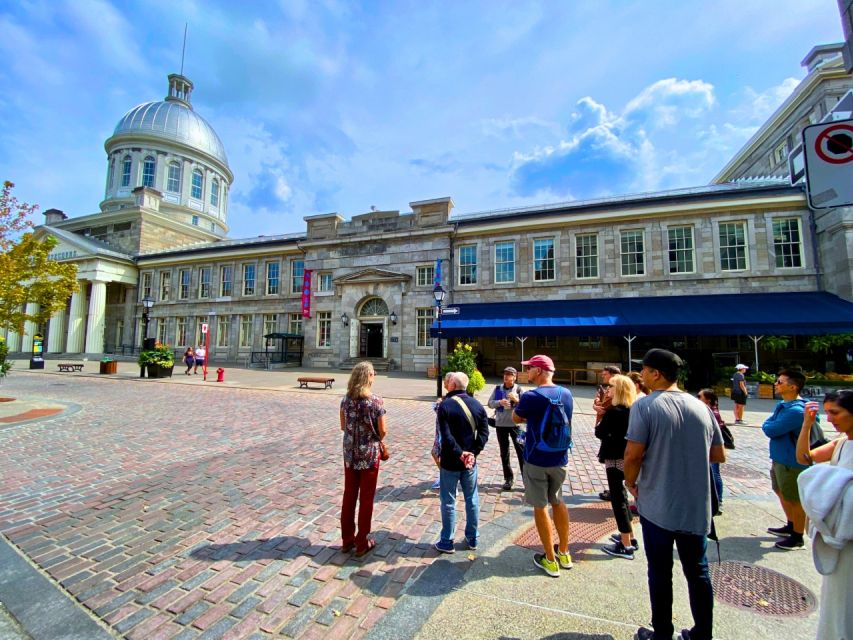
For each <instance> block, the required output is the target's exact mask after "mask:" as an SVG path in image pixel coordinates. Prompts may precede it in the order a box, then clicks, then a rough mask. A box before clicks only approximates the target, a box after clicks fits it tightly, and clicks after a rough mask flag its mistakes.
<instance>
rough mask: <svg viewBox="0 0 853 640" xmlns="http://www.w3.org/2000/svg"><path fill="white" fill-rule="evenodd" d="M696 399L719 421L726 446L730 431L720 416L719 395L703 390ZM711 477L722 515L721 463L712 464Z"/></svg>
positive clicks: (718, 510)
mask: <svg viewBox="0 0 853 640" xmlns="http://www.w3.org/2000/svg"><path fill="white" fill-rule="evenodd" d="M696 397H697V398H699V399H700V400H701V401H702V402H704V403H705V405H706V406H707V407H708V408H709V409H710V410H711V413H712V414H713V415H714V420H716V421H717V424H718V425H719V427H720V433H721V434H723V446H725V442H726V438H725V433H726V431H727V430H728V427H727V426H726V423H725V421H724V420H723V416H721V415H720V399H719V398H718V397H717V394H716V393H714V390H713V389H702V390H701V391H700V392H699V393H698V394H697V395H696ZM727 448H728V447H727ZM711 475H712V476H713V477H714V490H715V491H716V492H717V504H718V505H719V506H718V507H717V513H718V514H720V513H722V508H723V474H722V473H720V463H719V462H712V463H711Z"/></svg>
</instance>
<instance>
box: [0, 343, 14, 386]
mask: <svg viewBox="0 0 853 640" xmlns="http://www.w3.org/2000/svg"><path fill="white" fill-rule="evenodd" d="M8 353H9V347H8V346H6V340H5V338H3V337H2V336H0V382H3V378H5V377H6V374H8V373H9V369H11V368H12V363H11V362H6V355H7V354H8Z"/></svg>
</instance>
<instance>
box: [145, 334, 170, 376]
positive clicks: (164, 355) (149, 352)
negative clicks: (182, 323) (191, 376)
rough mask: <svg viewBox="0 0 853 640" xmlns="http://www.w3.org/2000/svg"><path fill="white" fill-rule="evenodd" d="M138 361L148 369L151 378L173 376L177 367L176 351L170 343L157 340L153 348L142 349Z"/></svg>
mask: <svg viewBox="0 0 853 640" xmlns="http://www.w3.org/2000/svg"><path fill="white" fill-rule="evenodd" d="M137 362H138V363H139V366H140V367H144V368H146V369H147V370H148V377H149V378H171V377H172V370H173V369H174V368H175V352H174V351H173V350H172V348H171V347H170V346H169V345H166V344H161V343H159V342H157V343H155V344H154V348H153V349H145V350H143V351H141V352H140V353H139V359H138V360H137Z"/></svg>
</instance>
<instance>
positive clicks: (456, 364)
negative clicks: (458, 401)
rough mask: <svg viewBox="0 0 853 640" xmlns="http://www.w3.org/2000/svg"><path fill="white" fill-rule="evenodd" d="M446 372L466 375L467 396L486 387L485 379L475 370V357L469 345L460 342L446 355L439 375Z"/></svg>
mask: <svg viewBox="0 0 853 640" xmlns="http://www.w3.org/2000/svg"><path fill="white" fill-rule="evenodd" d="M448 371H461V372H463V373H465V374H467V375H468V389H467V391H468V394H469V395H474V394H475V393H477V392H478V391H479V390H480V389H482V388H483V387H485V386H486V379H485V378H483V374H482V373H480V372H479V371H478V370H477V356H476V354H475V353H474V349H473V348H472V347H471V345H470V344H467V343H461V342H460V343H459V344H457V345H456V348H455V349H454V350H453V351H451V352H450V353H449V354H448V355H447V365H446V366H444V367H442V368H441V375H445V374H446V373H447V372H448Z"/></svg>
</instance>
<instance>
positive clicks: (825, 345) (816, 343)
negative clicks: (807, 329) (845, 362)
mask: <svg viewBox="0 0 853 640" xmlns="http://www.w3.org/2000/svg"><path fill="white" fill-rule="evenodd" d="M850 344H853V334H851V333H838V334H835V335H831V336H811V337H810V338H809V341H808V342H807V343H806V346H807V347H808V349H809V351H811V352H812V353H829V352H830V351H831V350H832V349H833V348H834V347H846V346H847V345H850Z"/></svg>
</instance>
